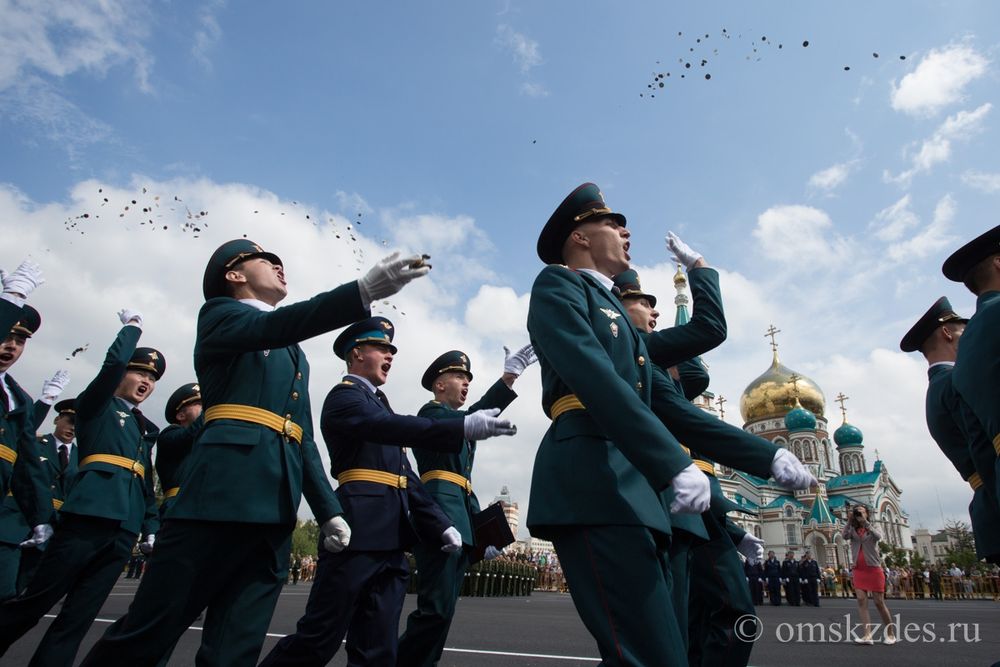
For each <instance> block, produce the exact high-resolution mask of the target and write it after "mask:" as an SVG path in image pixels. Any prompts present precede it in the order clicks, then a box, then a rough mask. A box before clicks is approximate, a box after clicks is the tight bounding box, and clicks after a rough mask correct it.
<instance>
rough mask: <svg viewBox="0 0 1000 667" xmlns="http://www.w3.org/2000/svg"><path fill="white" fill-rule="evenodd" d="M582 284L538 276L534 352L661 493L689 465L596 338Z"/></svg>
mask: <svg viewBox="0 0 1000 667" xmlns="http://www.w3.org/2000/svg"><path fill="white" fill-rule="evenodd" d="M581 280H582V279H581V278H579V277H578V276H576V274H574V273H573V272H571V271H569V270H567V269H562V268H559V267H548V268H546V269H543V270H542V272H541V273H540V274H539V275H538V278H537V279H536V280H535V284H534V287H533V288H532V290H531V301H530V305H529V307H528V331H529V333H530V334H531V341H532V344H533V345H534V347H535V352H536V353H537V354H538V357H539V359H540V360H542V361H543V365H544V366H548V367H549V368H551V370H552V371H553V372H554V373H555V374H556V375H557V376H558V377H559V379H560V380H561V381H562V382H563V383H564V384H565V385H566V386H567V387H569V388H570V390H571V391H572V392H573V393H574V394H576V396H577V397H578V398H579V399H580V401H581V402H582V403H583V404H584V405H585V406H587V413H588V415H590V417H591V418H592V419H593V420H594V422H595V423H596V424H597V425H598V426H599V427H600V428H601V429H602V431H603V432H604V434H605V436H606V437H607V438H608V439H609V440H611V441H613V442H614V444H615V446H616V447H617V448H618V449H619V450H620V451H621V453H622V454H623V455H624V456H625V457H626V458H627V459H628V460H629V461H630V462H631V463H632V465H634V466H635V467H636V468H637V469H638V470H639V471H640V472H641V473H642V474H643V475H644V476H645V477H646V479H647V480H648V481H649V483H650V485H652V487H653V489H654V490H657V491H659V490H662V489H664V488H666V486H667V485H668V484H670V481H671V480H672V479H673V478H674V477H675V476H676V475H677V473H679V472H680V471H681V470H683V469H684V468H686V467H687V466H689V465H691V459H690V458H689V457H688V456H687V455H686V454H685V453H684V450H682V449H681V448H680V444H679V443H678V442H677V439H676V438H675V437H674V436H673V435H671V434H670V432H669V431H667V429H666V428H665V427H664V426H663V424H662V423H660V420H659V419H657V418H656V416H655V415H654V414H653V413H652V411H651V410H650V409H649V406H648V405H646V404H645V402H643V400H642V399H641V398H640V397H639V395H638V394H637V393H636V391H635V388H634V387H632V386H631V385H630V384H629V383H627V382H626V381H625V380H624V379H623V378H622V377H621V376H620V375H619V374H618V372H617V371H616V369H615V366H614V364H613V363H612V361H611V358H610V357H609V356H608V353H607V351H606V350H605V349H604V347H603V346H602V345H601V343H600V341H599V340H598V339H597V336H596V335H595V334H594V330H593V327H592V325H591V322H590V314H589V311H588V307H587V302H586V293H585V291H584V287H583V285H582V283H581V282H580V281H581ZM625 326H630V325H629V324H628V323H625Z"/></svg>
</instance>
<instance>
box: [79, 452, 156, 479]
mask: <svg viewBox="0 0 1000 667" xmlns="http://www.w3.org/2000/svg"><path fill="white" fill-rule="evenodd" d="M91 463H110V464H111V465H113V466H118V467H119V468H125V470H128V471H129V472H131V473H133V474H135V475H138V476H139V477H142V478H143V479H146V466H144V465H142V464H141V463H139V462H138V461H133V460H132V459H130V458H128V457H126V456H115V455H114V454H91V455H90V456H87V457H85V458H84V459H83V460H82V461H80V467H81V468H82V467H83V466H85V465H89V464H91Z"/></svg>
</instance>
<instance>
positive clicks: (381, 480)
mask: <svg viewBox="0 0 1000 667" xmlns="http://www.w3.org/2000/svg"><path fill="white" fill-rule="evenodd" d="M337 481H338V482H340V483H341V484H347V483H348V482H374V483H376V484H385V485H386V486H391V487H393V488H396V489H405V488H406V475H393V474H392V473H391V472H386V471H384V470H369V469H367V468H351V469H350V470H345V471H344V472H342V473H340V474H339V475H337Z"/></svg>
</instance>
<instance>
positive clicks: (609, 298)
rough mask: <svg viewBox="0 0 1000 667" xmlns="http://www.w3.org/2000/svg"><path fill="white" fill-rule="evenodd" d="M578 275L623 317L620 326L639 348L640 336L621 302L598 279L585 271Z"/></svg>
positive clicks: (579, 272)
mask: <svg viewBox="0 0 1000 667" xmlns="http://www.w3.org/2000/svg"><path fill="white" fill-rule="evenodd" d="M576 273H577V275H579V276H580V277H582V278H583V279H584V280H585V281H587V282H588V283H589V284H590V285H591V286H593V288H594V289H595V290H596V291H597V292H598V293H599V294H600V295H601V297H602V298H603V299H604V301H605V302H606V303H608V304H609V305H610V306H611V307H612V309H613V310H614V311H615V312H617V313H618V314H619V315H621V319H622V324H620V325H619V326H622V327H624V328H625V329H627V330H628V331H629V332H630V333H631V334H632V342H633V343H634V344H635V345H636V347H638V344H639V334H638V333H637V332H636V330H635V327H634V326H632V320H631V319H629V316H628V313H626V312H625V310H624V309H623V308H622V304H621V301H619V300H618V299H616V298H615V297H614V296H613V295H612V294H611V292H609V291H608V290H607V289H606V288H605V287H604V285H602V284H601V283H600V282H598V280H597V279H596V278H594V277H593V276H590V275H587V274H586V273H584V272H583V271H577V272H576ZM618 319H619V318H617V317H616V318H615V320H616V321H617V320H618Z"/></svg>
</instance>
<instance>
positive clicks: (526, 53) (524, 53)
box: [495, 23, 542, 74]
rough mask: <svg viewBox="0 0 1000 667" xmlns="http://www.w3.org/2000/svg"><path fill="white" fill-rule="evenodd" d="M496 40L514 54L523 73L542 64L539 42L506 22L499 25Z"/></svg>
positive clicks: (515, 60)
mask: <svg viewBox="0 0 1000 667" xmlns="http://www.w3.org/2000/svg"><path fill="white" fill-rule="evenodd" d="M495 41H496V43H497V44H498V45H500V46H502V47H503V48H504V49H506V50H507V51H508V52H509V53H510V54H511V56H513V58H514V62H516V63H517V65H518V67H520V68H521V73H522V74H527V73H528V71H529V70H530V69H531V68H532V67H537V66H538V65H540V64H542V55H541V52H540V51H539V49H538V42H536V41H535V40H533V39H531V38H530V37H528V36H527V35H524V34H523V33H520V32H517V31H516V30H514V29H513V28H511V27H510V26H509V25H507V24H506V23H501V24H500V25H498V26H497V34H496V39H495Z"/></svg>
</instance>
